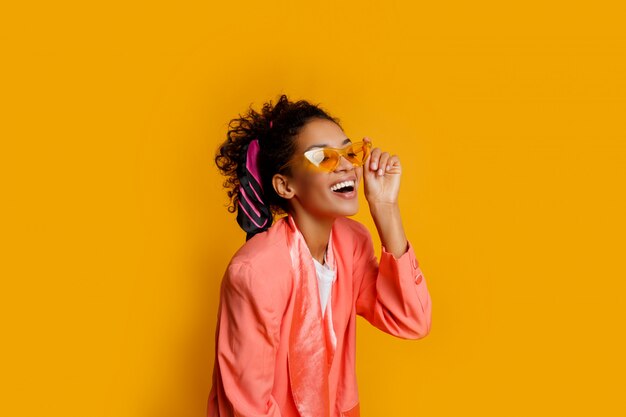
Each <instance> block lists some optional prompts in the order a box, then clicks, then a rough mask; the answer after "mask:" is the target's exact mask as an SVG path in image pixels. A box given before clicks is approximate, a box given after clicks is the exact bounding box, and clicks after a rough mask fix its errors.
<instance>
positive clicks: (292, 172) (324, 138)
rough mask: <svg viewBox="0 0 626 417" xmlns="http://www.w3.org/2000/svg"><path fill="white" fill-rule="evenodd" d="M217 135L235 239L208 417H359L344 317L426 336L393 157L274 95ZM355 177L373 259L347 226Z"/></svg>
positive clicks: (351, 331)
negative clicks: (374, 233)
mask: <svg viewBox="0 0 626 417" xmlns="http://www.w3.org/2000/svg"><path fill="white" fill-rule="evenodd" d="M240 116H241V115H240ZM229 127H230V130H229V132H228V139H227V140H226V141H225V142H224V143H223V144H222V145H221V147H220V148H219V150H218V153H217V155H216V157H215V161H216V164H217V166H218V167H219V169H220V170H221V171H222V173H223V174H224V175H226V177H227V180H226V181H225V183H224V186H225V187H226V188H229V191H228V195H229V197H230V198H231V201H232V202H233V204H232V205H231V206H230V207H229V211H231V212H234V211H235V206H236V207H237V221H238V223H239V224H240V226H241V227H242V229H243V230H244V231H246V232H247V239H246V243H245V244H244V245H243V246H242V247H241V248H240V249H239V250H238V251H237V252H236V253H235V255H234V256H233V258H232V259H231V261H230V263H229V265H228V267H227V269H226V272H225V274H224V277H223V279H222V286H221V292H220V304H219V308H218V321H217V328H216V335H215V347H216V352H215V365H214V370H213V386H212V388H211V392H210V394H209V401H208V416H211V417H214V416H221V417H224V416H268V417H269V416H272V417H277V416H282V417H292V416H293V417H296V416H303V417H326V416H333V417H334V416H338V417H341V416H359V396H358V390H357V379H356V370H355V348H356V346H355V342H356V315H360V316H362V317H364V318H365V319H366V320H367V321H369V322H370V323H371V324H372V325H374V326H376V327H377V328H379V329H381V330H382V331H384V332H387V333H389V334H391V335H394V336H397V337H400V338H404V339H420V338H422V337H424V336H426V335H427V334H428V333H429V331H430V324H431V300H430V295H429V292H428V289H427V286H426V280H425V279H424V277H423V275H422V271H421V269H420V267H419V263H418V261H417V259H416V257H415V253H414V251H413V247H412V245H411V243H410V242H409V241H408V240H407V238H406V236H405V233H404V229H403V226H402V221H401V219H400V210H399V208H398V191H399V186H400V175H401V171H402V170H401V165H400V160H399V158H398V156H397V155H390V154H389V153H387V152H382V151H381V150H380V149H379V148H373V149H372V142H371V140H369V138H364V140H363V141H360V142H357V143H353V142H352V141H351V140H350V139H349V138H347V137H346V135H345V134H344V132H343V130H342V128H341V126H340V123H339V120H338V119H336V118H333V117H331V116H330V115H328V114H327V112H325V111H324V110H322V109H321V108H320V107H319V106H317V105H312V104H310V103H308V102H306V101H304V100H300V101H297V102H291V101H289V100H288V99H287V97H286V96H285V95H282V96H281V97H280V99H279V101H278V102H277V103H276V105H275V106H273V107H272V106H271V102H270V103H269V104H268V103H266V104H265V105H264V106H263V109H262V111H261V112H260V113H258V112H255V111H254V110H252V109H250V111H249V112H248V114H246V115H245V116H244V117H240V118H239V119H234V120H233V121H231V123H230V124H229ZM361 182H363V186H364V193H365V198H366V199H367V202H368V204H369V208H370V212H371V214H372V217H373V220H374V223H375V225H376V228H377V230H378V233H379V235H380V239H381V243H382V252H381V259H380V263H379V262H378V260H377V258H376V255H375V254H374V247H373V244H372V238H371V235H370V233H369V231H368V230H367V229H366V228H365V227H364V226H363V225H362V224H361V223H359V222H357V221H355V220H353V219H349V218H347V217H346V216H351V215H354V214H355V213H357V211H358V208H359V207H358V199H357V190H358V187H359V185H360V183H361ZM279 214H285V216H282V217H280V218H279V219H278V220H276V221H275V222H272V221H273V219H274V215H279Z"/></svg>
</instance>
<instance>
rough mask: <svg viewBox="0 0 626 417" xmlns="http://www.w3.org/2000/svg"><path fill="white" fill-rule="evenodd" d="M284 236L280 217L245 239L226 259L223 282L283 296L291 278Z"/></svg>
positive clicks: (244, 289)
mask: <svg viewBox="0 0 626 417" xmlns="http://www.w3.org/2000/svg"><path fill="white" fill-rule="evenodd" d="M285 237H286V236H285V230H284V223H283V221H282V219H281V220H278V221H277V222H275V223H274V224H273V225H272V226H271V227H270V228H269V229H267V230H266V231H264V232H262V233H259V234H257V235H255V236H253V237H252V238H251V239H250V240H248V241H246V242H245V243H244V244H243V245H242V246H241V247H240V248H239V249H238V250H237V252H235V254H234V255H233V257H232V259H231V260H230V262H229V264H228V267H227V271H226V275H225V277H224V281H225V282H224V285H226V286H229V287H231V288H234V289H236V290H238V291H240V292H246V293H248V294H250V295H251V296H252V295H258V296H264V298H265V299H275V298H276V297H280V296H286V295H287V293H288V292H289V288H290V281H291V274H290V271H291V258H290V257H289V251H288V248H287V241H286V239H285Z"/></svg>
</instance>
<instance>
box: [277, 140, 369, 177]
mask: <svg viewBox="0 0 626 417" xmlns="http://www.w3.org/2000/svg"><path fill="white" fill-rule="evenodd" d="M355 145H359V146H362V147H363V149H364V150H365V157H364V158H363V161H362V162H360V163H354V162H351V161H350V160H349V159H348V158H347V157H346V155H347V154H348V150H349V149H351V148H353V147H354V146H355ZM371 149H372V142H371V141H370V142H365V141H359V142H354V143H350V144H348V145H346V146H345V147H343V148H332V147H329V146H327V147H324V148H315V149H311V150H308V151H306V152H304V154H302V156H303V157H304V159H306V160H307V162H308V163H309V165H312V166H313V167H315V169H317V170H319V171H323V172H332V171H334V170H335V169H337V166H339V164H340V163H341V157H342V156H343V157H344V158H345V159H346V160H347V161H348V162H350V163H351V164H352V165H353V166H355V167H360V166H363V165H364V164H365V160H366V159H367V157H368V156H369V154H370V152H371ZM328 150H330V151H333V152H336V153H337V154H339V158H337V163H336V164H335V165H334V166H333V167H332V168H328V169H326V168H321V167H320V166H319V164H320V163H321V162H319V163H316V162H315V159H314V157H313V155H314V154H316V153H317V152H320V151H328ZM296 162H298V158H294V159H292V160H291V161H289V162H287V163H286V164H285V165H283V166H282V167H280V169H279V171H280V170H282V169H283V168H285V167H286V166H288V165H291V164H293V163H296Z"/></svg>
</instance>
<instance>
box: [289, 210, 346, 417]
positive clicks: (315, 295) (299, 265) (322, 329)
mask: <svg viewBox="0 0 626 417" xmlns="http://www.w3.org/2000/svg"><path fill="white" fill-rule="evenodd" d="M287 220H288V222H289V227H288V228H287V229H286V231H287V246H288V247H289V255H290V256H291V261H292V268H293V272H294V274H293V280H294V285H295V287H296V291H295V306H294V312H293V319H292V321H291V333H290V335H289V353H288V362H289V377H290V379H291V383H292V394H293V397H294V400H295V403H296V407H297V408H298V411H299V412H300V415H302V416H319V417H328V416H329V415H330V414H329V413H330V407H329V403H330V400H329V394H330V393H329V386H328V373H329V371H330V364H331V362H332V360H333V356H334V354H335V345H336V340H334V332H333V330H332V321H331V320H332V318H331V315H330V314H328V315H325V318H322V308H321V305H320V302H319V289H318V287H317V276H316V270H315V264H314V261H313V258H312V255H311V252H310V250H309V248H308V246H307V244H306V241H305V240H304V236H303V235H302V233H301V232H300V230H299V229H298V227H297V225H296V223H295V221H294V219H293V217H292V216H288V217H287ZM326 260H327V261H328V262H329V264H330V265H331V266H332V268H333V269H335V268H336V265H335V256H334V254H333V233H332V230H331V233H330V238H329V241H328V248H327V258H326Z"/></svg>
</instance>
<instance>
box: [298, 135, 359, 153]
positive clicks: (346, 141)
mask: <svg viewBox="0 0 626 417" xmlns="http://www.w3.org/2000/svg"><path fill="white" fill-rule="evenodd" d="M348 143H352V140H350V138H347V139H346V140H344V141H343V142H342V145H347V144H348ZM327 146H328V144H326V143H322V144H320V145H311V146H309V147H308V148H306V149H305V150H304V152H306V151H308V150H310V149H313V148H325V147H327Z"/></svg>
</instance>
